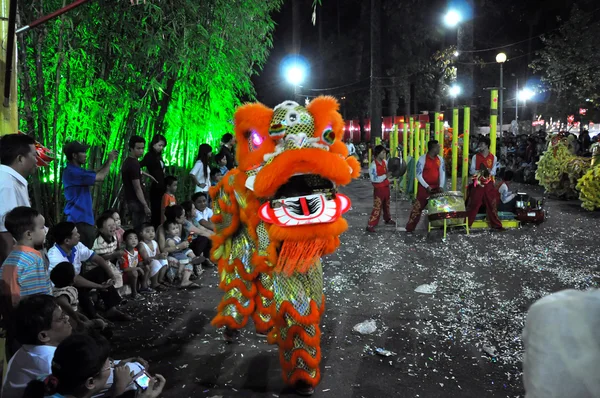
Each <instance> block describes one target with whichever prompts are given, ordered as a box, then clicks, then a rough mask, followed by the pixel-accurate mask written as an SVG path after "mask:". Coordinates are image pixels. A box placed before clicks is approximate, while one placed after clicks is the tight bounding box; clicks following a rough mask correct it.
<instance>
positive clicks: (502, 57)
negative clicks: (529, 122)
mask: <svg viewBox="0 0 600 398" xmlns="http://www.w3.org/2000/svg"><path fill="white" fill-rule="evenodd" d="M496 62H498V63H499V64H500V135H503V134H504V131H503V130H502V123H503V120H502V116H503V114H504V74H503V70H502V65H503V64H504V63H505V62H506V54H504V53H499V54H498V55H496Z"/></svg>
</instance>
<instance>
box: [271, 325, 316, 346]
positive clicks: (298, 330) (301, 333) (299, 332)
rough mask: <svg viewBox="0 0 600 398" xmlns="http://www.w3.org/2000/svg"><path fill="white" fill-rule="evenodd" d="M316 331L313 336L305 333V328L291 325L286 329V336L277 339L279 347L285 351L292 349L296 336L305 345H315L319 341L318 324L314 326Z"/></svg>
mask: <svg viewBox="0 0 600 398" xmlns="http://www.w3.org/2000/svg"><path fill="white" fill-rule="evenodd" d="M315 330H316V333H315V335H314V336H311V335H310V334H308V333H306V330H304V328H303V327H302V326H300V325H293V326H291V327H290V328H289V329H288V332H287V338H286V339H285V340H282V339H281V338H280V340H279V342H280V343H279V347H281V348H283V349H284V350H286V351H289V350H292V349H294V338H295V337H296V336H298V337H299V338H300V339H301V340H302V341H303V342H305V343H306V345H309V346H311V347H317V346H318V345H319V344H320V341H321V330H320V328H319V326H318V325H317V326H316V329H315Z"/></svg>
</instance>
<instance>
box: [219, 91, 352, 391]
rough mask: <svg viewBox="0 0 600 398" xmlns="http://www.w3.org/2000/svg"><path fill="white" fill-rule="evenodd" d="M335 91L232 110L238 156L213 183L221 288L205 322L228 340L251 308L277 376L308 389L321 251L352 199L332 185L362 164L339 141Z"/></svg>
mask: <svg viewBox="0 0 600 398" xmlns="http://www.w3.org/2000/svg"><path fill="white" fill-rule="evenodd" d="M338 108H339V105H338V103H337V101H336V100H335V99H334V98H332V97H319V98H316V99H314V100H313V101H312V102H311V103H310V104H309V105H308V106H307V107H306V108H304V107H302V106H300V105H298V104H297V103H295V102H292V101H286V102H284V103H282V104H280V105H279V106H277V107H276V108H275V109H270V108H268V107H266V106H264V105H262V104H258V103H255V104H247V105H244V106H242V107H240V108H239V109H238V110H237V111H236V113H235V135H236V140H237V148H236V157H237V161H238V164H239V166H238V167H237V168H236V169H233V170H230V171H229V172H228V173H227V174H226V175H225V176H224V177H223V179H222V180H221V182H220V183H219V184H218V185H217V186H215V187H213V188H211V191H210V194H211V197H212V198H213V211H214V216H213V219H212V221H213V222H214V224H215V235H214V237H213V249H212V258H213V260H214V261H215V262H217V264H218V266H219V274H220V285H219V287H220V288H221V289H223V290H224V291H225V294H224V296H223V298H222V300H221V303H220V304H219V306H218V314H217V316H216V317H215V318H214V319H213V321H212V324H213V325H214V326H216V327H225V332H224V336H225V338H226V339H227V340H232V339H233V338H234V337H235V335H236V334H237V333H238V331H239V329H241V328H243V327H244V326H246V324H247V322H248V320H249V319H250V318H252V320H253V321H254V325H255V327H256V331H257V333H259V334H268V340H269V343H271V344H277V345H279V349H280V351H279V352H280V361H281V366H282V368H283V369H282V370H283V379H284V381H285V382H286V383H287V384H289V385H291V386H294V387H296V389H297V391H298V392H301V391H302V392H305V393H308V394H310V393H312V390H313V388H314V386H316V385H317V383H318V382H319V379H320V370H319V363H320V361H321V350H320V337H321V332H320V328H319V322H320V319H321V315H322V314H323V311H324V308H325V301H324V296H323V272H322V269H321V256H323V255H326V254H329V253H332V252H334V251H335V250H336V249H337V247H338V246H339V244H340V239H339V236H340V234H342V232H344V231H345V230H346V229H347V227H348V224H347V222H346V220H344V219H343V218H342V217H341V215H342V214H343V213H345V212H346V211H347V210H348V209H349V208H350V200H349V199H348V198H347V197H346V196H344V195H342V194H339V193H337V191H336V187H337V186H340V185H346V184H348V183H349V182H350V181H351V180H352V178H356V177H358V175H359V173H360V165H359V163H358V161H356V159H355V158H354V157H348V151H347V149H346V146H345V145H344V143H343V142H342V138H343V121H342V117H341V116H340V114H339V113H338Z"/></svg>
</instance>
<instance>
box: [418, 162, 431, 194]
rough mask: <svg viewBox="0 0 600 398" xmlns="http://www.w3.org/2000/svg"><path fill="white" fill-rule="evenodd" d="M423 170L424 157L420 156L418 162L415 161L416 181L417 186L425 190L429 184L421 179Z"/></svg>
mask: <svg viewBox="0 0 600 398" xmlns="http://www.w3.org/2000/svg"><path fill="white" fill-rule="evenodd" d="M424 168H425V157H424V156H420V157H419V160H417V181H419V184H421V185H422V186H423V188H425V189H429V184H427V182H426V181H425V180H424V179H423V169H424Z"/></svg>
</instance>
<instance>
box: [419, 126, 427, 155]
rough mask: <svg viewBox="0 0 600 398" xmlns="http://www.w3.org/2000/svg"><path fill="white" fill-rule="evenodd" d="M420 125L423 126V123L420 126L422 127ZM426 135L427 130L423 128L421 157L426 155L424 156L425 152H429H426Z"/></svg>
mask: <svg viewBox="0 0 600 398" xmlns="http://www.w3.org/2000/svg"><path fill="white" fill-rule="evenodd" d="M420 125H421V123H419V126H420ZM425 135H426V133H425V128H424V127H423V128H422V129H421V155H424V154H425V152H427V151H426V150H425V148H426V146H425V142H426V140H425Z"/></svg>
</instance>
